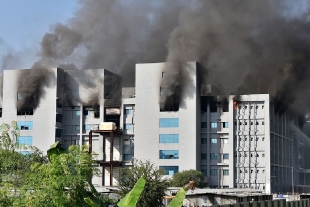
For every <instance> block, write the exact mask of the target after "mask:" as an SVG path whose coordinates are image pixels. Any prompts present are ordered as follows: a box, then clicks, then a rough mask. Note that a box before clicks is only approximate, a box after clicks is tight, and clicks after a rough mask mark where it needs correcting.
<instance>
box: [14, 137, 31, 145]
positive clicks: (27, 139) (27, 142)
mask: <svg viewBox="0 0 310 207" xmlns="http://www.w3.org/2000/svg"><path fill="white" fill-rule="evenodd" d="M17 144H20V145H22V144H24V145H32V136H20V137H18V139H17Z"/></svg>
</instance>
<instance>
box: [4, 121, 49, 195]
mask: <svg viewBox="0 0 310 207" xmlns="http://www.w3.org/2000/svg"><path fill="white" fill-rule="evenodd" d="M18 137H19V130H18V127H17V124H16V122H12V123H11V124H10V125H9V124H2V125H1V126H0V187H4V186H10V188H11V189H15V188H18V187H21V186H22V185H23V184H24V182H25V175H26V173H27V172H29V171H30V166H31V165H33V164H35V163H42V164H43V163H46V162H47V159H46V157H44V156H43V154H42V152H41V151H40V150H39V149H37V148H36V147H33V146H24V145H20V144H19V143H18ZM25 151H31V153H25V154H23V153H21V152H25ZM2 193H3V192H2Z"/></svg>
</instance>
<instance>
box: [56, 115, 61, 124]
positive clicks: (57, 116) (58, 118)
mask: <svg viewBox="0 0 310 207" xmlns="http://www.w3.org/2000/svg"><path fill="white" fill-rule="evenodd" d="M56 122H59V123H62V114H56Z"/></svg>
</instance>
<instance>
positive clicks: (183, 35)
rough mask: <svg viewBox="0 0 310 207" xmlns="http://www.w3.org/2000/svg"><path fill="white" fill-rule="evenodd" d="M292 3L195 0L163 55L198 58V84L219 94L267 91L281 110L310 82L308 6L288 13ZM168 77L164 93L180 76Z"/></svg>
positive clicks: (172, 59) (177, 58) (173, 58)
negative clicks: (303, 11) (211, 86)
mask: <svg viewBox="0 0 310 207" xmlns="http://www.w3.org/2000/svg"><path fill="white" fill-rule="evenodd" d="M295 3H296V2H293V1H269V0H265V1H239V0H235V1H221V0H219V1H212V0H211V1H195V4H193V5H192V6H191V7H188V8H186V9H185V10H183V11H182V12H181V13H180V15H179V24H178V26H177V27H176V28H174V29H173V31H172V32H171V34H170V37H169V41H168V55H167V61H168V62H177V63H180V62H181V63H182V62H186V61H193V60H197V61H198V62H199V63H200V64H201V69H202V82H203V84H216V85H217V86H218V87H219V88H220V89H221V91H222V92H223V94H231V93H233V94H234V93H235V94H244V93H271V94H272V95H274V96H275V97H276V98H277V99H278V100H279V102H280V103H281V108H283V109H284V110H285V108H286V107H287V106H288V105H291V104H293V103H294V101H295V100H296V98H299V99H300V98H302V99H303V97H297V95H298V93H300V92H301V91H305V89H306V88H307V87H305V86H306V85H307V84H306V83H309V74H308V71H309V66H310V62H309V61H310V59H309V55H310V49H309V48H310V47H309V46H310V39H309V35H308V34H309V32H310V24H309V21H308V15H309V11H306V12H305V13H302V14H300V15H295V16H292V15H290V16H289V15H288V14H289V12H290V10H289V9H288V8H289V6H292V4H295ZM180 68H181V67H179V68H176V70H180ZM172 74H178V73H172ZM171 80H173V81H171V82H168V85H163V84H162V86H163V88H164V89H166V90H167V91H168V92H166V93H168V94H169V93H170V94H171V93H172V94H173V92H171V91H169V90H171V89H172V91H173V90H174V89H173V88H174V86H175V85H178V84H180V83H181V82H182V81H183V80H180V79H179V77H178V76H177V75H176V76H174V77H172V78H171ZM164 93H165V92H164ZM178 93H179V92H178ZM164 97H165V96H164ZM168 97H169V96H168ZM279 110H280V109H279Z"/></svg>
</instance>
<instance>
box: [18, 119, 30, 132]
mask: <svg viewBox="0 0 310 207" xmlns="http://www.w3.org/2000/svg"><path fill="white" fill-rule="evenodd" d="M17 126H18V129H19V130H32V129H33V122H32V121H18V122H17Z"/></svg>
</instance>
